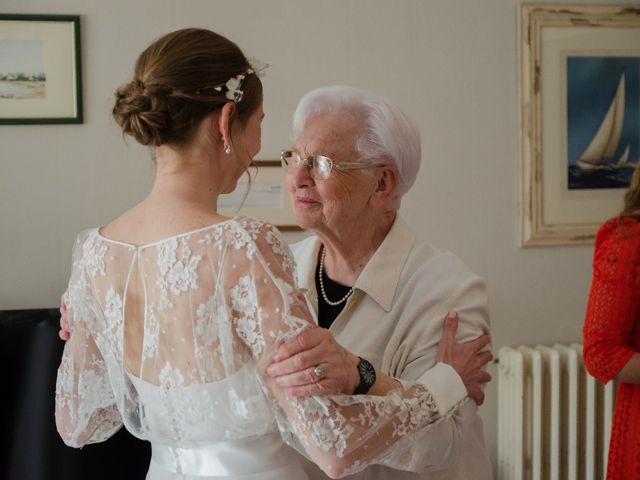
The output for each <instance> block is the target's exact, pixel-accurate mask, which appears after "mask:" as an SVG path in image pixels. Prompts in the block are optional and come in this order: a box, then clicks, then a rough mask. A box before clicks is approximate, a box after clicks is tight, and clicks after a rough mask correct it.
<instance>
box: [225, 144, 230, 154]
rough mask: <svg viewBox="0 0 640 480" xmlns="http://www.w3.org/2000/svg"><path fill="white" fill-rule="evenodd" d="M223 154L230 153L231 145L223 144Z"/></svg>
mask: <svg viewBox="0 0 640 480" xmlns="http://www.w3.org/2000/svg"><path fill="white" fill-rule="evenodd" d="M224 153H226V154H227V155H229V154H230V153H231V145H227V144H226V143H225V144H224Z"/></svg>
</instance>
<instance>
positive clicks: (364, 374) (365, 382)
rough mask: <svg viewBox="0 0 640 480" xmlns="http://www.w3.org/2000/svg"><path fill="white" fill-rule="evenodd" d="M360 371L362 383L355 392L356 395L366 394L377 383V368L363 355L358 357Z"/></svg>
mask: <svg viewBox="0 0 640 480" xmlns="http://www.w3.org/2000/svg"><path fill="white" fill-rule="evenodd" d="M358 358H359V359H360V361H359V362H358V373H359V374H360V385H358V387H357V388H356V391H355V392H353V394H354V395H364V394H365V393H367V392H368V391H369V389H370V388H371V387H373V384H374V383H376V369H375V368H373V365H371V363H369V362H368V361H367V360H365V359H364V358H362V357H358Z"/></svg>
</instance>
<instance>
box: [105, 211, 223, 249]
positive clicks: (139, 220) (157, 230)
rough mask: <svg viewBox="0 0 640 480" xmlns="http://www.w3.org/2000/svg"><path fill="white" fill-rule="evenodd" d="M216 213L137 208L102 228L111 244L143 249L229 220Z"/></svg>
mask: <svg viewBox="0 0 640 480" xmlns="http://www.w3.org/2000/svg"><path fill="white" fill-rule="evenodd" d="M227 219H228V217H224V216H222V215H219V214H217V213H215V212H207V211H199V210H195V209H191V208H188V207H187V208H182V209H173V208H166V209H158V208H149V207H148V206H146V205H144V203H142V204H138V205H136V206H134V207H133V208H131V209H129V210H127V211H126V212H124V213H122V214H121V215H120V216H118V217H117V218H115V219H114V220H113V221H111V222H109V223H108V224H107V225H105V226H104V227H101V228H100V230H99V232H100V234H101V235H102V236H104V237H106V238H109V239H111V240H118V241H122V242H126V243H131V244H136V245H143V244H147V243H152V242H155V241H158V240H162V239H164V238H168V237H172V236H174V235H179V234H182V233H185V232H189V231H192V230H197V229H199V228H203V227H207V226H209V225H212V224H214V223H218V222H222V221H225V220H227Z"/></svg>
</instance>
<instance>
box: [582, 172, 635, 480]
mask: <svg viewBox="0 0 640 480" xmlns="http://www.w3.org/2000/svg"><path fill="white" fill-rule="evenodd" d="M583 335H584V361H585V365H586V368H587V370H588V372H589V373H590V374H591V375H593V376H594V377H595V378H597V379H598V380H600V381H602V382H605V383H606V382H608V381H610V380H612V379H614V378H615V379H616V380H618V382H619V387H618V395H617V398H616V405H615V411H614V416H613V427H612V429H611V440H610V443H609V460H608V465H607V480H619V479H625V480H630V479H640V353H639V352H640V165H639V166H638V167H636V169H635V171H634V174H633V177H632V179H631V185H630V187H629V190H628V191H627V193H626V196H625V204H624V209H623V210H622V212H621V213H620V215H619V216H617V217H615V218H612V219H611V220H609V221H607V222H606V223H605V224H604V225H602V226H601V227H600V229H599V230H598V234H597V235H596V245H595V253H594V258H593V280H592V284H591V292H590V294H589V302H588V304H587V313H586V317H585V322H584V328H583Z"/></svg>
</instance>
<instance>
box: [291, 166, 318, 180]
mask: <svg viewBox="0 0 640 480" xmlns="http://www.w3.org/2000/svg"><path fill="white" fill-rule="evenodd" d="M292 175H293V181H294V183H295V184H296V185H308V184H310V183H313V178H312V177H311V170H310V169H309V167H308V164H307V163H306V162H300V164H299V165H297V166H296V167H295V169H294V170H293V172H292Z"/></svg>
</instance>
